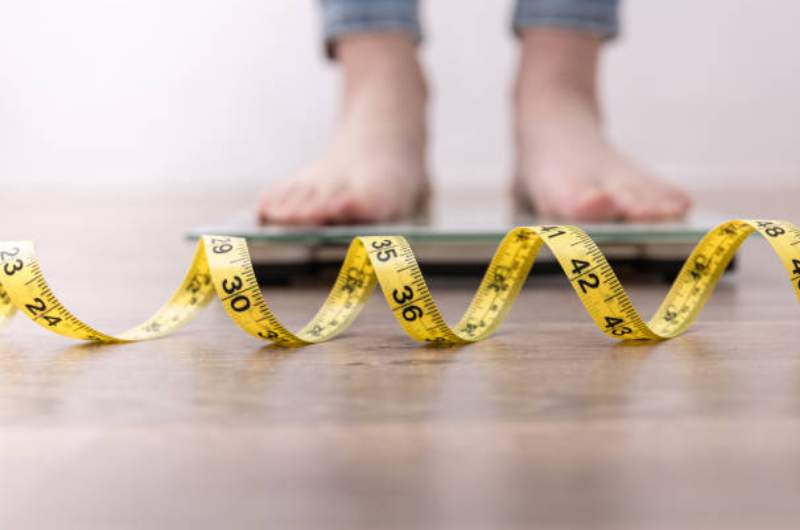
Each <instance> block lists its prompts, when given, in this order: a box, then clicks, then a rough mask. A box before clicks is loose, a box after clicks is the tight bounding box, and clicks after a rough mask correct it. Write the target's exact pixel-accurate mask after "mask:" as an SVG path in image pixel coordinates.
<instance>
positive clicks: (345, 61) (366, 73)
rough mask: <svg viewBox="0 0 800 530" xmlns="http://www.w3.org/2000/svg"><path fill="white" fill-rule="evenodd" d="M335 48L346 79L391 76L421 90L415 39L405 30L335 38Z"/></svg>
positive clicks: (381, 78)
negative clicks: (417, 86)
mask: <svg viewBox="0 0 800 530" xmlns="http://www.w3.org/2000/svg"><path fill="white" fill-rule="evenodd" d="M336 50H337V57H338V60H339V64H340V66H341V68H342V72H343V74H344V77H345V80H346V81H348V82H358V83H368V82H370V81H371V80H376V81H381V80H386V79H395V80H398V81H401V82H402V81H405V82H406V83H408V82H409V81H410V82H411V83H413V84H414V85H419V86H420V87H421V89H422V90H425V79H424V75H423V72H422V68H421V66H420V64H419V60H418V57H417V45H416V42H415V41H414V39H413V38H412V37H411V36H410V35H408V34H407V33H405V32H402V31H376V32H367V33H355V34H352V35H347V36H343V37H341V38H340V39H338V40H337V42H336ZM401 86H402V85H401Z"/></svg>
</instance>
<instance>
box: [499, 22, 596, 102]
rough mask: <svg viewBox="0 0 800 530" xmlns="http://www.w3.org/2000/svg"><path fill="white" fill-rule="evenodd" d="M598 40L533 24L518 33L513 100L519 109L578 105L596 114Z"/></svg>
mask: <svg viewBox="0 0 800 530" xmlns="http://www.w3.org/2000/svg"><path fill="white" fill-rule="evenodd" d="M600 46H601V42H600V41H599V40H598V39H596V38H594V37H592V36H591V35H587V34H584V33H580V32H577V31H567V30H560V29H550V28H536V29H530V30H527V31H525V32H524V33H523V34H522V41H521V44H520V48H521V52H520V60H519V73H518V75H517V79H516V83H515V85H514V100H515V103H516V105H517V107H518V110H522V111H523V112H527V111H539V110H546V109H551V110H559V109H561V108H562V107H564V106H565V105H566V106H567V107H568V108H573V107H576V106H577V107H578V108H579V109H580V110H582V111H584V112H585V111H590V112H592V113H594V114H596V115H598V116H599V108H598V101H597V99H598V98H597V63H598V58H599V51H600Z"/></svg>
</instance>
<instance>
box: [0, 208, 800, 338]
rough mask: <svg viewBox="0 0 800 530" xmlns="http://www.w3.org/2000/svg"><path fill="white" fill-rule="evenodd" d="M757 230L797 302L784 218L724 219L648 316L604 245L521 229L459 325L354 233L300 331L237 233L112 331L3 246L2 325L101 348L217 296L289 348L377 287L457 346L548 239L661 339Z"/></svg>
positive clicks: (511, 296)
mask: <svg viewBox="0 0 800 530" xmlns="http://www.w3.org/2000/svg"><path fill="white" fill-rule="evenodd" d="M754 232H758V233H759V234H761V235H762V236H763V237H765V238H766V240H767V241H768V242H769V243H770V244H771V246H772V248H773V249H774V250H775V252H776V253H777V255H778V257H779V258H780V260H781V262H782V263H783V265H784V267H786V270H787V271H788V272H789V275H790V278H791V282H792V286H793V288H794V290H795V293H796V294H797V295H798V298H800V229H798V228H797V227H796V226H794V225H792V224H791V223H788V222H785V221H753V220H734V221H728V222H725V223H723V224H721V225H719V226H717V227H716V228H714V229H713V230H711V231H710V232H709V233H708V234H706V236H705V237H704V238H703V239H702V240H701V241H700V242H699V243H698V245H697V247H696V248H695V249H694V251H693V252H692V254H691V255H690V256H689V258H688V259H687V261H686V263H685V264H684V266H683V268H682V269H681V272H680V273H679V275H678V277H677V278H676V280H675V283H674V284H673V286H672V288H671V289H670V291H669V293H668V294H667V296H666V298H665V299H664V302H663V303H662V304H661V306H660V307H659V308H658V310H657V311H656V313H655V315H654V316H653V318H651V319H650V321H649V322H645V321H644V320H643V319H642V318H641V317H640V316H639V313H638V312H637V311H636V309H635V308H634V307H633V305H632V304H631V301H630V299H629V298H628V295H627V294H626V293H625V290H624V289H623V288H622V285H621V284H620V282H619V280H618V279H617V276H616V274H615V273H614V271H613V270H612V269H611V266H610V265H609V264H608V262H607V261H606V259H605V257H604V256H603V254H602V253H601V252H600V249H599V248H598V247H597V245H595V243H594V242H593V241H592V240H591V239H590V238H589V236H588V235H586V233H585V232H584V231H583V230H581V229H580V228H578V227H575V226H527V227H519V228H515V229H513V230H511V231H510V232H508V234H507V235H506V236H505V238H504V239H503V241H502V242H501V243H500V245H499V247H498V248H497V251H496V253H495V255H494V258H493V259H492V261H491V263H490V264H489V266H488V268H487V271H486V274H485V276H484V278H483V281H482V282H481V284H480V287H479V288H478V291H477V293H476V294H475V296H474V298H473V299H472V302H471V303H470V305H469V307H468V308H467V310H466V312H465V313H464V315H463V317H462V318H461V320H460V321H459V322H458V324H456V325H455V326H453V327H450V326H449V325H448V324H447V323H446V322H445V321H444V319H443V318H442V315H441V313H440V312H439V309H438V308H437V306H436V303H435V302H434V300H433V297H432V296H431V293H430V292H429V291H428V287H427V285H426V284H425V280H424V278H423V277H422V273H421V272H420V269H419V266H418V265H417V261H416V259H415V258H414V254H413V252H412V250H411V247H410V246H409V244H408V242H407V241H406V240H405V239H404V238H402V237H400V236H368V237H357V238H355V239H354V240H353V241H352V243H351V244H350V248H349V249H348V252H347V256H346V257H345V260H344V263H343V264H342V268H341V270H340V272H339V275H338V277H337V279H336V282H335V284H334V286H333V289H332V290H331V292H330V294H329V295H328V298H327V299H326V300H325V303H324V304H323V305H322V307H321V308H320V310H319V311H318V312H317V314H316V315H315V316H314V317H313V318H312V319H311V321H310V322H309V323H308V324H306V325H305V326H304V327H303V328H302V329H300V330H299V331H297V332H292V331H289V330H288V329H287V328H286V327H284V326H283V324H281V322H280V321H279V320H278V318H277V317H276V316H275V314H274V313H273V312H272V310H271V309H270V308H269V306H267V303H266V302H265V300H264V298H263V297H262V295H261V290H260V289H259V286H258V283H257V282H256V277H255V274H254V272H253V267H252V263H251V261H250V255H249V252H248V249H247V244H246V243H245V241H244V240H243V239H240V238H234V237H222V236H204V237H203V238H202V239H201V240H200V241H199V243H198V245H197V250H196V252H195V255H194V259H193V260H192V264H191V267H190V268H189V272H188V273H187V275H186V277H185V278H184V280H183V282H182V283H181V285H180V287H179V288H178V290H177V291H176V292H175V293H174V294H173V295H172V297H171V298H170V299H169V300H168V301H167V303H166V304H164V306H163V307H161V309H159V310H158V311H157V312H156V313H155V314H154V315H153V316H152V317H150V318H149V319H147V320H146V321H145V322H143V323H142V324H140V325H138V326H136V327H134V328H132V329H129V330H128V331H125V332H123V333H120V334H116V335H109V334H107V333H104V332H102V331H99V330H97V329H95V328H93V327H91V326H89V325H88V324H86V323H84V322H82V321H81V320H79V319H78V318H76V317H75V316H74V315H73V314H72V313H71V312H70V311H69V310H67V308H66V307H65V306H64V305H63V304H61V302H59V301H58V299H57V298H56V297H55V295H54V294H53V292H52V291H51V290H50V288H49V287H48V285H47V282H46V281H45V279H44V276H43V275H42V271H41V268H40V266H39V262H38V260H37V258H36V254H35V253H34V248H33V244H32V243H31V242H28V241H19V242H4V243H0V323H4V322H7V321H8V320H10V319H11V318H12V317H13V316H14V313H15V312H16V311H17V310H19V311H21V312H22V313H24V314H25V315H26V316H27V317H29V318H30V319H31V320H33V321H34V322H36V323H37V324H39V325H40V326H42V327H44V328H45V329H47V330H50V331H53V332H55V333H58V334H60V335H64V336H66V337H70V338H74V339H80V340H87V341H95V342H101V343H115V342H129V341H138V340H145V339H153V338H156V337H161V336H164V335H167V334H169V333H172V332H173V331H175V330H176V329H178V328H179V327H180V326H182V325H184V324H186V323H187V322H189V321H190V320H191V319H192V318H193V317H194V316H195V315H196V314H197V312H198V311H199V310H200V309H201V308H202V307H203V306H205V305H206V304H207V303H208V302H209V301H210V300H211V299H212V298H213V296H214V294H215V293H216V296H217V298H218V299H219V301H220V302H221V303H222V305H223V306H224V308H225V311H227V313H228V315H229V316H230V317H231V319H232V320H233V321H234V322H235V323H236V324H237V325H238V326H239V327H240V328H241V329H242V330H244V331H245V332H247V333H249V334H250V335H253V336H254V337H258V338H261V339H264V340H267V341H271V342H274V343H276V344H279V345H284V346H297V345H303V344H312V343H317V342H322V341H325V340H328V339H330V338H332V337H334V336H335V335H337V334H339V333H341V332H342V331H344V330H345V329H346V328H347V327H348V326H349V325H350V324H351V323H352V322H353V320H354V319H355V318H356V316H358V314H359V312H360V311H361V310H362V309H363V307H364V304H365V303H366V301H367V299H368V298H369V297H370V295H371V294H372V291H373V289H374V288H375V285H376V284H379V285H380V287H381V290H382V291H383V294H384V296H385V297H386V301H387V303H388V304H389V308H390V309H391V311H392V313H393V314H394V315H395V317H396V318H397V320H398V322H399V323H400V325H401V326H402V327H403V329H404V330H405V331H406V333H408V335H410V336H411V337H412V338H414V339H416V340H418V341H425V342H430V343H437V344H442V345H448V344H464V343H468V342H474V341H478V340H481V339H484V338H486V337H488V336H489V335H490V334H491V333H492V332H493V331H494V330H495V329H496V328H497V326H498V325H499V324H500V322H501V321H502V320H503V317H504V316H505V315H506V313H507V312H508V310H509V309H510V308H511V306H512V304H513V303H514V300H515V298H516V297H517V294H518V293H519V290H520V288H521V287H522V285H523V283H524V282H525V279H526V278H527V276H528V274H529V272H530V270H531V268H532V267H533V264H534V261H535V259H536V256H537V254H538V252H539V250H540V249H541V247H542V245H547V246H548V247H549V248H550V250H551V251H552V252H553V254H554V255H555V257H556V259H557V260H558V262H559V264H560V265H561V267H562V268H563V270H564V273H565V274H566V276H567V278H568V279H569V282H570V283H571V284H572V287H573V288H574V289H575V292H576V293H577V295H578V297H579V298H580V300H581V302H583V305H584V307H585V308H586V310H587V312H588V313H589V315H590V316H591V318H592V320H594V322H595V323H596V324H597V326H598V328H600V330H601V331H602V332H603V333H605V334H606V335H608V336H609V337H612V338H614V339H621V340H658V339H668V338H671V337H675V336H676V335H678V334H680V333H682V332H683V331H685V330H686V329H687V328H688V327H689V325H690V324H691V322H692V321H693V320H694V318H695V317H696V316H697V314H698V313H699V312H700V310H701V309H702V307H703V304H704V303H705V302H706V300H707V299H708V297H709V296H710V295H711V293H712V291H713V290H714V286H715V285H716V283H717V281H718V280H719V278H720V276H722V273H723V271H724V270H725V268H726V266H727V265H728V263H729V262H730V260H731V259H732V258H733V256H734V254H735V253H736V251H737V249H738V248H739V246H740V245H741V244H742V242H743V241H744V240H745V239H746V238H747V237H748V236H750V235H751V234H752V233H754Z"/></svg>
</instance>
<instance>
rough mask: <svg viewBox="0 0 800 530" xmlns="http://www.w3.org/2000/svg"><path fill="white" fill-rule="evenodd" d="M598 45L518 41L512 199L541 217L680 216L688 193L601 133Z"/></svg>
mask: <svg viewBox="0 0 800 530" xmlns="http://www.w3.org/2000/svg"><path fill="white" fill-rule="evenodd" d="M600 46H601V43H600V42H599V41H598V40H597V39H595V38H594V37H592V36H590V35H583V34H581V33H578V32H573V31H566V30H557V29H534V30H529V31H528V32H526V33H525V35H524V36H523V40H522V58H521V64H520V72H519V77H518V79H517V85H516V94H515V99H516V142H517V160H516V166H517V170H516V171H517V173H516V177H515V178H516V181H515V186H514V190H515V194H517V197H518V198H519V196H520V194H521V196H522V197H523V198H527V199H528V200H529V201H530V203H531V205H532V206H533V207H534V209H535V210H536V212H537V213H539V214H542V215H545V216H552V217H557V218H566V219H574V220H578V221H606V220H620V219H622V220H632V221H634V220H635V221H648V220H659V219H666V218H673V217H680V216H681V215H683V214H685V213H686V211H687V210H688V209H689V207H690V204H691V202H690V199H689V197H688V196H687V195H686V193H684V192H683V191H681V190H680V189H679V188H677V187H675V186H673V185H671V184H669V183H667V182H666V181H664V180H662V179H660V178H657V177H654V176H652V175H650V174H649V173H647V172H646V171H644V170H642V169H641V168H640V167H639V166H638V165H636V164H634V163H633V162H632V161H630V160H628V159H627V158H626V157H625V156H623V155H622V154H620V153H619V152H618V151H617V150H616V149H615V148H614V147H613V146H612V145H611V144H609V142H608V141H607V140H606V138H605V136H604V134H603V127H602V120H601V116H600V111H599V108H598V103H597V97H596V88H595V80H596V67H597V56H598V52H599V48H600Z"/></svg>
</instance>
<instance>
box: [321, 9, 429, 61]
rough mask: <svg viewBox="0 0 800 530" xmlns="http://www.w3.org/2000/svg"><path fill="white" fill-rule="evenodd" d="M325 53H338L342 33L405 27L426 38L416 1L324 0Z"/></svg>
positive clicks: (418, 39)
mask: <svg viewBox="0 0 800 530" xmlns="http://www.w3.org/2000/svg"><path fill="white" fill-rule="evenodd" d="M322 21H323V34H324V39H325V53H326V55H327V56H328V58H330V59H333V58H335V57H336V50H335V46H334V44H335V41H336V38H337V37H339V36H341V35H348V34H352V33H366V32H370V31H387V30H396V31H405V32H407V33H410V34H411V35H412V36H413V37H414V39H415V40H416V41H420V40H421V39H422V30H421V28H420V24H419V15H418V13H417V6H416V2H408V1H403V0H399V1H398V0H395V1H392V0H381V1H379V2H352V3H350V2H331V3H327V2H323V5H322Z"/></svg>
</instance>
